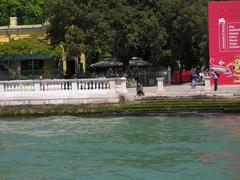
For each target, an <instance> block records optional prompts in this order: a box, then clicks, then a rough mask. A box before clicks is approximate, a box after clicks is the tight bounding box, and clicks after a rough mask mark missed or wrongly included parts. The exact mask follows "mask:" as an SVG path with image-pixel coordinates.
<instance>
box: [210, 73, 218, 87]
mask: <svg viewBox="0 0 240 180" xmlns="http://www.w3.org/2000/svg"><path fill="white" fill-rule="evenodd" d="M210 72H211V76H212V77H213V80H214V91H217V89H218V75H217V73H216V72H215V71H214V70H213V69H211V70H210Z"/></svg>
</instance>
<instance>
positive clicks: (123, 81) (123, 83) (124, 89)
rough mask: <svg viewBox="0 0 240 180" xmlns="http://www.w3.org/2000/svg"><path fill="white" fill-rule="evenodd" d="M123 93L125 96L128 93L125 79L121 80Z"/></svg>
mask: <svg viewBox="0 0 240 180" xmlns="http://www.w3.org/2000/svg"><path fill="white" fill-rule="evenodd" d="M121 92H122V93H123V94H124V93H127V92H128V90H127V79H126V78H125V77H122V78H121Z"/></svg>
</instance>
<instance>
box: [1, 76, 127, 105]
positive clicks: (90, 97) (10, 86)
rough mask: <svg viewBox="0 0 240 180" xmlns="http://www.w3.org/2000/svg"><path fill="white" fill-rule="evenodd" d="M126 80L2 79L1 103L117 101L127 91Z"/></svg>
mask: <svg viewBox="0 0 240 180" xmlns="http://www.w3.org/2000/svg"><path fill="white" fill-rule="evenodd" d="M126 82H127V80H126V78H98V79H53V80H19V81H0V103H1V101H5V100H11V101H16V100H22V101H24V100H28V101H32V100H34V99H37V100H43V101H44V100H50V99H51V100H62V99H71V100H79V99H85V100H84V102H86V103H88V102H93V103H94V99H101V100H102V101H101V102H105V100H106V102H117V101H118V99H119V97H120V96H122V95H126V94H127V88H126ZM86 99H87V100H86ZM30 104H31V103H30ZM52 104H54V101H53V103H52Z"/></svg>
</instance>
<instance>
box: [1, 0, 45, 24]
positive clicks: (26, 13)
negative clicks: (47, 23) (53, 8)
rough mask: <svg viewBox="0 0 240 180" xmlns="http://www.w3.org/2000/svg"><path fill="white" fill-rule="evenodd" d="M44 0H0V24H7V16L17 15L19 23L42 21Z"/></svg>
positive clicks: (39, 22) (37, 22)
mask: <svg viewBox="0 0 240 180" xmlns="http://www.w3.org/2000/svg"><path fill="white" fill-rule="evenodd" d="M43 8H44V0H1V1H0V9H1V11H0V25H1V26H3V25H5V26H6V25H9V17H11V16H16V17H18V23H19V24H41V23H43V22H44V10H43Z"/></svg>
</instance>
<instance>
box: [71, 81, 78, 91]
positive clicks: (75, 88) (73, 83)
mask: <svg viewBox="0 0 240 180" xmlns="http://www.w3.org/2000/svg"><path fill="white" fill-rule="evenodd" d="M71 83H72V91H77V90H78V87H77V80H74V81H72V82H71Z"/></svg>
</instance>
